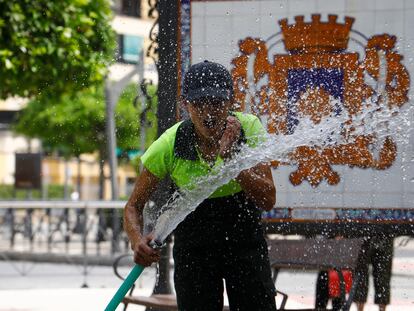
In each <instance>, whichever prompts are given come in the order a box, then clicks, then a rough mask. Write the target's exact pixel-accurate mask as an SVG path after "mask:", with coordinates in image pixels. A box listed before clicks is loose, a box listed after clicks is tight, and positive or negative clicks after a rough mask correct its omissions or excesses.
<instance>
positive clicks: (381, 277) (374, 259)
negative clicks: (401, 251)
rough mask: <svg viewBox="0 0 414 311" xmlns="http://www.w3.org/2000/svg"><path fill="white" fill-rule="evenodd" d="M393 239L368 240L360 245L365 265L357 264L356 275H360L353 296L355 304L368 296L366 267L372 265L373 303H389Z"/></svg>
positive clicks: (377, 238) (375, 238) (363, 300)
mask: <svg viewBox="0 0 414 311" xmlns="http://www.w3.org/2000/svg"><path fill="white" fill-rule="evenodd" d="M393 242H394V239H393V238H390V237H381V236H380V237H372V238H368V239H367V240H366V241H365V242H364V243H363V245H362V250H363V252H364V254H363V255H364V256H365V257H366V258H365V264H359V265H358V266H357V269H356V273H359V275H360V281H359V282H358V284H357V290H356V293H355V296H354V301H355V302H362V303H364V302H366V301H367V296H368V284H369V283H368V280H369V276H368V265H369V264H371V265H372V277H373V280H374V289H375V295H374V303H375V304H379V305H387V304H389V303H390V292H391V289H390V287H391V286H390V283H391V273H392V258H393V251H394V245H393Z"/></svg>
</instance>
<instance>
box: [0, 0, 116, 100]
mask: <svg viewBox="0 0 414 311" xmlns="http://www.w3.org/2000/svg"><path fill="white" fill-rule="evenodd" d="M110 19H111V9H110V5H109V1H108V0H59V1H49V0H17V1H7V0H0V99H5V98H7V97H9V96H13V95H18V96H22V97H32V96H37V95H38V94H39V93H48V96H57V97H59V96H60V95H61V94H63V93H65V92H68V93H73V92H74V91H76V90H80V89H82V88H85V87H87V86H89V85H92V84H94V83H95V82H99V81H102V80H103V77H104V76H105V74H106V69H107V67H108V64H109V63H110V61H111V59H112V58H113V50H114V47H115V35H114V32H113V30H112V28H111V25H110Z"/></svg>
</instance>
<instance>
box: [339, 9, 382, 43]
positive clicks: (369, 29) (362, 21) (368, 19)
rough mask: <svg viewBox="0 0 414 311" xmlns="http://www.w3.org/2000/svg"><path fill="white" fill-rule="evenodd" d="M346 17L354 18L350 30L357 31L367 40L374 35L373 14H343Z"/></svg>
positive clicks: (349, 12) (372, 12)
mask: <svg viewBox="0 0 414 311" xmlns="http://www.w3.org/2000/svg"><path fill="white" fill-rule="evenodd" d="M345 15H346V16H350V17H353V18H355V20H354V24H353V26H352V29H354V30H357V31H359V32H361V33H362V34H364V35H365V36H367V37H368V38H369V37H371V36H372V35H374V34H375V12H374V11H362V12H352V11H348V12H345Z"/></svg>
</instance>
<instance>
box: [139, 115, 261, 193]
mask: <svg viewBox="0 0 414 311" xmlns="http://www.w3.org/2000/svg"><path fill="white" fill-rule="evenodd" d="M234 116H235V117H236V118H237V119H238V120H239V121H240V124H241V126H242V130H241V139H240V140H239V143H241V142H244V143H246V144H247V145H248V146H249V147H255V146H256V145H257V143H258V141H259V139H260V137H263V134H264V133H265V129H264V128H263V126H262V124H261V123H260V120H259V119H258V118H257V117H256V116H254V115H251V114H244V113H240V112H235V113H234ZM141 161H142V163H143V165H144V167H145V168H146V169H147V170H149V171H150V172H151V173H152V174H153V175H155V176H156V177H158V178H159V179H162V178H164V177H165V176H167V174H168V175H170V177H171V179H172V180H173V182H174V183H175V184H176V186H177V187H178V188H179V189H190V188H191V185H192V182H194V181H195V180H197V179H198V178H199V177H201V176H205V175H208V174H209V172H210V171H211V170H212V169H215V168H217V167H218V166H220V165H221V164H222V163H223V159H222V158H221V157H220V156H218V157H217V159H216V161H215V163H214V165H213V166H212V167H211V166H210V165H209V164H208V163H207V162H206V161H205V160H204V159H203V158H202V157H201V154H200V152H199V151H198V147H197V145H196V143H195V131H194V125H193V123H192V122H191V120H186V121H182V122H179V123H177V124H175V125H174V126H172V127H170V128H169V129H168V130H166V131H165V132H164V133H163V134H162V135H161V136H160V137H159V138H158V139H157V140H156V141H155V142H154V143H152V145H151V146H150V147H149V148H148V150H147V151H146V152H145V153H144V154H143V155H142V157H141ZM241 190H242V188H241V186H240V184H239V183H238V182H237V181H235V180H231V181H230V182H229V183H228V184H226V185H224V186H221V187H220V188H218V189H217V190H216V191H215V192H214V193H213V194H212V195H211V196H210V198H218V197H223V196H228V195H233V194H235V193H238V192H240V191H241Z"/></svg>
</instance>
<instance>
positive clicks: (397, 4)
mask: <svg viewBox="0 0 414 311" xmlns="http://www.w3.org/2000/svg"><path fill="white" fill-rule="evenodd" d="M403 8H404V0H392V1H390V0H376V1H375V9H376V10H386V11H390V10H402V9H403Z"/></svg>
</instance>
